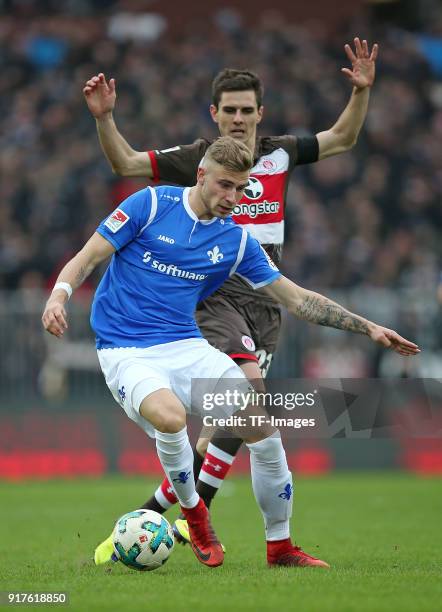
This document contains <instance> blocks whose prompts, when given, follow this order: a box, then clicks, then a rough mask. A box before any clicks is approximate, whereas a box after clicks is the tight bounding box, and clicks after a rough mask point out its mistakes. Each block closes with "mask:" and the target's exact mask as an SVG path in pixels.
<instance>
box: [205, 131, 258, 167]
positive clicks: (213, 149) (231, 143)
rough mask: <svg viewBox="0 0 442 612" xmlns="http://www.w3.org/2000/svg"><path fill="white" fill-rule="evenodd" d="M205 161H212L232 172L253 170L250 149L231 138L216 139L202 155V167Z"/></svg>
mask: <svg viewBox="0 0 442 612" xmlns="http://www.w3.org/2000/svg"><path fill="white" fill-rule="evenodd" d="M206 161H213V162H215V163H217V164H219V165H220V166H222V167H223V168H225V169H226V170H231V171H232V172H248V171H249V170H251V169H252V168H253V154H252V152H251V151H250V149H249V148H248V147H247V146H246V145H245V144H244V143H243V142H241V141H240V140H235V139H234V138H232V137H231V136H221V137H220V138H217V140H215V141H214V142H213V143H212V144H211V145H210V147H209V148H208V149H207V151H206V154H205V155H204V158H203V160H202V162H201V165H202V166H203V167H205V166H206Z"/></svg>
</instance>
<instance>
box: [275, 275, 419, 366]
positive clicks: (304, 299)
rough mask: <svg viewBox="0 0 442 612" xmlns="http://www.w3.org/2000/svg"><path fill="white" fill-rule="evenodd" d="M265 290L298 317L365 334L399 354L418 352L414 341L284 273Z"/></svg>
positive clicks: (414, 353) (405, 354) (318, 323)
mask: <svg viewBox="0 0 442 612" xmlns="http://www.w3.org/2000/svg"><path fill="white" fill-rule="evenodd" d="M265 290H266V292H267V293H268V294H269V295H270V296H271V297H272V298H273V299H274V300H275V301H277V302H279V303H280V304H283V305H284V306H285V307H286V308H287V310H288V311H289V312H290V313H291V314H293V315H294V316H295V317H298V318H299V319H305V320H306V321H310V323H316V324H317V325H325V326H326V327H335V328H336V329H343V330H346V331H350V332H354V333H356V334H365V335H367V336H368V337H369V338H371V340H373V342H377V343H378V344H381V345H382V346H384V347H386V348H391V349H393V350H394V351H396V352H397V353H399V354H400V355H404V356H408V355H416V354H417V353H419V352H420V350H419V348H418V346H417V345H416V344H414V343H413V342H410V341H409V340H406V339H405V338H402V336H400V335H399V334H398V333H396V332H395V331H393V330H392V329H387V328H386V327H381V326H380V325H377V324H376V323H373V322H372V321H368V320H367V319H364V318H363V317H360V316H359V315H356V314H354V313H352V312H350V311H349V310H346V309H345V308H343V307H342V306H340V305H339V304H337V303H336V302H333V301H332V300H329V299H328V298H326V297H324V296H323V295H320V294H319V293H315V292H314V291H308V290H307V289H303V288H302V287H299V286H298V285H295V283H292V281H290V280H289V279H288V278H285V277H284V276H282V277H280V278H278V279H277V280H276V281H274V282H273V283H271V284H270V285H267V286H266V287H265Z"/></svg>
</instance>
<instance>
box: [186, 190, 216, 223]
mask: <svg viewBox="0 0 442 612" xmlns="http://www.w3.org/2000/svg"><path fill="white" fill-rule="evenodd" d="M189 206H190V208H191V209H192V211H193V212H194V213H195V215H196V216H197V217H198V219H199V220H200V221H205V220H209V219H213V215H212V214H210V213H209V212H208V211H207V207H206V205H205V204H204V202H203V200H202V198H201V193H200V189H199V188H198V185H195V186H194V187H191V189H190V191H189Z"/></svg>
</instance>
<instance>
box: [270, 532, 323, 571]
mask: <svg viewBox="0 0 442 612" xmlns="http://www.w3.org/2000/svg"><path fill="white" fill-rule="evenodd" d="M267 563H268V565H269V567H277V566H285V567H328V568H329V567H330V566H329V564H328V563H326V562H325V561H321V559H316V557H312V556H311V555H308V554H307V553H306V552H304V551H303V550H302V548H299V546H293V544H292V543H291V541H290V538H287V540H278V541H277V542H267Z"/></svg>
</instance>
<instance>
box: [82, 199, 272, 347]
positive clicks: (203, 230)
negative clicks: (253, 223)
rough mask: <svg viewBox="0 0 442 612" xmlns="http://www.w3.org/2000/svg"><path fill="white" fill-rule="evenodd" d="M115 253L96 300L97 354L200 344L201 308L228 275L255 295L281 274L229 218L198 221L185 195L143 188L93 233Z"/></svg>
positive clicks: (259, 248) (93, 322)
mask: <svg viewBox="0 0 442 612" xmlns="http://www.w3.org/2000/svg"><path fill="white" fill-rule="evenodd" d="M97 231H98V232H99V233H100V234H101V235H102V236H103V237H104V238H106V240H108V241H109V242H110V243H111V244H112V245H113V246H114V247H115V249H116V252H115V253H114V255H113V256H112V260H111V262H110V264H109V267H108V268H107V270H106V272H105V274H104V276H103V278H102V280H101V282H100V284H99V286H98V288H97V291H96V293H95V298H94V302H93V305H92V313H91V325H92V327H93V329H94V331H95V333H96V339H97V348H116V347H132V346H133V347H149V346H155V345H157V344H164V343H167V342H174V341H176V340H184V339H187V338H200V337H201V332H200V331H199V329H198V326H197V324H196V321H195V317H194V313H195V309H196V306H197V304H198V302H199V301H201V300H204V299H205V298H206V297H207V296H209V295H210V294H211V293H213V292H214V291H216V289H218V287H220V285H222V284H223V282H224V281H225V280H226V278H228V277H229V276H231V275H232V274H239V275H240V276H242V277H243V278H244V279H245V280H247V281H248V282H249V283H250V285H252V287H254V288H259V287H263V286H264V285H267V284H268V283H271V282H273V281H274V280H276V279H277V278H278V277H279V276H280V273H279V271H278V269H277V268H276V266H275V265H274V264H273V262H272V261H271V260H270V259H269V258H268V256H267V254H266V253H265V251H264V250H263V249H262V247H261V246H260V244H259V243H258V242H257V240H255V239H254V238H252V237H251V236H250V235H249V234H248V233H247V231H246V230H245V229H243V228H241V227H239V226H238V225H236V224H235V223H234V222H233V221H232V220H231V218H227V219H218V218H213V219H210V220H207V221H205V220H199V219H198V218H197V216H196V215H195V213H194V212H193V210H192V209H191V208H190V205H189V188H185V189H183V188H182V187H157V188H155V189H153V188H150V187H148V188H146V189H143V190H142V191H139V192H137V193H135V194H133V195H132V196H130V197H129V198H127V200H125V201H124V202H123V203H122V204H121V205H120V206H119V207H118V208H117V209H116V210H115V211H114V212H113V213H112V214H111V215H109V217H108V218H107V219H105V220H104V221H103V222H102V223H101V224H100V225H99V226H98V228H97Z"/></svg>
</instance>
